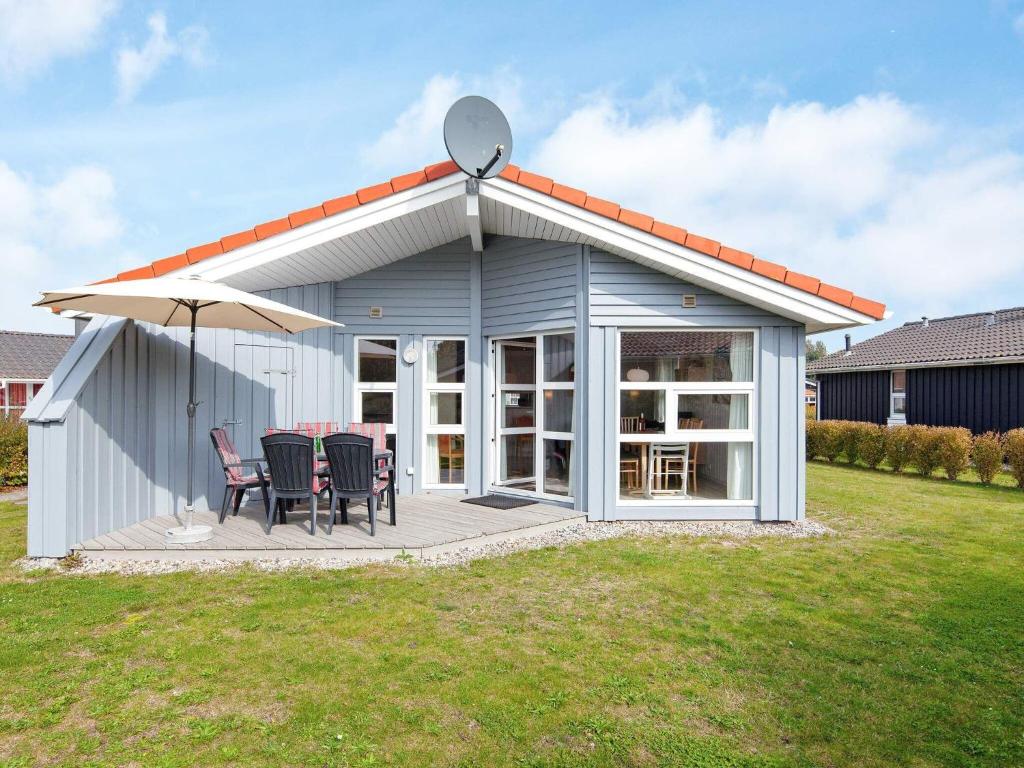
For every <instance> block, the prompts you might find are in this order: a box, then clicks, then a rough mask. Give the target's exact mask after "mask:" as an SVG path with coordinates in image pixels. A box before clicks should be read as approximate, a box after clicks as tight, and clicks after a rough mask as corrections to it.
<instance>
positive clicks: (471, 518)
mask: <svg viewBox="0 0 1024 768" xmlns="http://www.w3.org/2000/svg"><path fill="white" fill-rule="evenodd" d="M459 498H460V497H455V496H448V495H443V494H427V493H424V494H416V495H412V496H399V497H398V499H397V505H396V506H397V518H398V519H397V522H398V525H397V526H395V527H392V526H391V525H390V524H389V522H388V520H389V517H390V513H389V511H388V510H387V509H381V510H380V511H379V517H378V518H377V535H376V536H370V533H369V516H368V510H367V508H366V506H365V505H364V504H357V505H352V506H351V507H350V508H349V522H348V524H342V523H340V522H339V523H337V524H335V526H334V530H333V532H332V534H331V535H330V536H328V535H327V515H328V513H329V507H327V505H324V504H320V505H318V510H317V511H318V515H317V529H316V535H315V536H310V535H309V511H308V508H307V507H306V506H305V505H303V506H300V507H296V509H295V510H293V511H292V512H291V513H289V515H288V522H287V523H286V524H283V525H282V524H277V525H274V526H273V527H272V529H271V532H270V534H269V535H268V534H267V533H266V531H265V530H264V528H263V525H264V522H265V518H264V513H263V508H262V506H260V505H259V504H258V503H257V504H251V505H248V506H245V507H242V508H241V509H240V510H239V513H238V515H237V516H235V515H230V514H229V515H228V517H227V518H225V521H224V523H223V524H220V523H219V522H218V519H217V518H218V514H217V512H216V511H214V510H209V511H206V510H204V511H200V512H197V513H196V515H195V522H196V523H199V524H205V525H210V526H211V527H212V528H213V538H212V539H211V540H210V541H205V542H197V543H194V544H176V545H168V544H167V543H166V541H165V538H164V531H165V530H166V529H167V528H170V527H174V526H177V525H180V523H179V521H178V519H177V518H176V517H175V516H173V515H162V516H159V517H155V518H150V519H149V520H144V521H142V522H140V523H136V524H134V525H131V526H128V527H126V528H122V529H120V530H117V531H113V532H110V533H108V534H104V535H103V536H97V537H95V538H93V539H90V540H88V541H85V542H83V543H82V544H81V545H80V546H79V547H78V549H81V550H83V551H87V552H91V553H95V554H94V556H101V554H102V553H103V552H105V551H110V552H112V553H113V552H121V553H122V554H124V553H125V552H129V553H135V552H142V553H144V552H146V551H154V552H155V551H161V550H163V551H167V550H175V551H179V550H189V551H195V552H196V553H197V554H198V553H203V555H205V554H206V553H209V554H210V555H211V556H215V554H216V552H217V550H224V551H234V552H240V551H253V552H254V553H256V554H258V552H259V551H267V552H281V551H295V552H296V553H299V552H302V551H306V552H310V553H312V552H313V551H323V550H330V551H335V550H339V551H340V550H381V549H386V550H399V549H407V550H420V549H426V548H429V547H433V546H440V545H451V544H453V543H457V542H459V541H463V540H471V539H475V538H479V537H482V536H493V535H500V534H501V533H504V532H509V533H512V532H518V531H522V530H524V529H528V528H531V527H534V526H540V525H547V524H550V523H557V522H559V521H562V520H568V519H572V518H578V517H580V516H581V515H582V514H583V513H581V512H579V511H577V510H572V509H567V508H565V507H559V506H554V505H548V504H544V503H537V504H533V505H530V506H527V507H518V508H516V509H509V510H501V509H493V508H490V507H481V506H479V505H473V504H464V503H462V502H461V501H460V500H459Z"/></svg>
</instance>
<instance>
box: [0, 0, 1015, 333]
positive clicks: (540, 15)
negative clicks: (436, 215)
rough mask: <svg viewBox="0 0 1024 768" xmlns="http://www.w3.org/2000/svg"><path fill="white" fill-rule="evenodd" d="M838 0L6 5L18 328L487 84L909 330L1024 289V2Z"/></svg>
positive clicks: (3, 296) (7, 243) (631, 195)
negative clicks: (54, 300)
mask: <svg viewBox="0 0 1024 768" xmlns="http://www.w3.org/2000/svg"><path fill="white" fill-rule="evenodd" d="M819 5H821V6H827V7H820V8H814V7H810V6H811V4H806V3H781V2H776V3H772V4H764V3H728V2H721V3H714V4H696V3H666V4H644V5H641V4H636V5H635V6H631V7H627V8H624V7H623V6H622V5H621V4H614V5H613V4H607V5H602V4H596V3H595V4H586V5H584V4H580V3H572V4H570V3H565V4H556V3H516V4H502V5H487V4H483V3H464V4H454V3H453V4H448V5H446V6H445V7H444V8H441V9H438V8H436V7H433V6H431V5H430V4H423V3H379V4H352V6H351V7H346V6H343V5H342V4H340V3H322V4H320V3H304V4H299V3H295V4H287V5H286V4H281V3H275V4H259V3H227V2H218V3H192V2H189V3H178V4H170V3H164V4H157V3H146V2H143V3H132V4H128V3H117V2H114V0H81V1H80V2H78V3H76V4H72V3H69V2H66V0H65V1H64V2H60V1H58V0H54V1H53V2H51V1H50V0H40V1H39V2H36V3H29V4H26V3H19V2H11V1H10V0H0V114H2V115H3V116H4V119H3V120H2V121H0V259H3V262H4V268H5V269H4V272H5V275H6V276H7V277H6V279H5V280H4V281H3V283H2V284H0V327H6V328H24V329H40V330H47V329H57V330H59V329H61V328H63V327H64V325H63V323H64V321H60V320H58V319H55V318H51V317H48V316H47V313H45V312H42V311H40V310H34V309H30V308H29V307H28V305H29V304H30V302H31V301H32V300H33V299H34V298H35V295H36V293H37V292H38V291H39V290H41V289H43V288H54V287H60V286H63V285H65V284H71V283H76V282H81V281H85V280H89V279H96V278H99V277H103V276H107V275H109V274H113V273H115V272H117V271H119V270H121V269H124V268H126V267H131V266H135V265H137V264H140V263H146V262H149V261H151V260H152V259H155V258H160V257H163V256H167V255H171V254H174V253H177V252H180V251H181V250H182V249H183V248H184V247H187V246H190V245H195V244H198V243H203V242H207V241H209V240H211V239H215V238H217V237H219V236H221V235H223V234H226V233H230V232H234V231H236V230H238V229H242V228H246V227H249V226H251V225H253V224H254V223H258V222H260V221H264V220H266V219H268V218H276V217H278V216H280V215H282V214H284V213H287V212H289V211H292V210H296V209H299V208H303V207H306V206H308V205H310V204H315V203H317V202H319V201H321V200H323V199H325V198H329V197H334V196H337V195H339V194H342V193H346V192H348V191H351V190H353V189H355V188H357V187H361V186H365V185H367V184H370V183H374V182H376V181H378V180H381V179H385V178H388V177H390V176H391V175H395V174H398V173H403V172H406V171H408V170H411V169H414V168H417V167H420V166H422V165H424V164H426V163H428V162H433V161H436V160H440V159H444V157H445V153H444V146H443V142H442V140H441V134H440V120H441V118H442V117H443V112H444V109H445V107H446V106H447V105H448V104H449V103H450V102H451V101H452V100H454V98H457V97H458V96H459V95H462V94H464V93H468V92H478V93H482V94H484V95H487V96H490V97H491V98H493V99H494V100H496V101H497V102H498V103H499V104H500V105H501V106H502V107H503V108H505V110H506V111H507V112H508V114H509V116H510V119H511V122H512V126H513V131H514V133H515V137H516V147H515V156H514V158H513V161H514V162H517V163H519V164H521V165H523V166H524V167H527V168H529V169H530V170H533V171H536V172H539V173H543V174H545V175H549V176H552V177H554V178H556V179H558V180H559V181H562V182H563V183H566V184H570V185H573V186H578V187H582V188H584V189H587V190H588V191H591V192H592V193H594V194H597V195H600V196H603V197H608V198H611V199H614V200H617V201H618V202H620V203H622V204H623V205H626V206H629V207H632V208H636V209H639V210H643V211H646V212H649V213H651V214H653V215H656V216H658V217H659V218H662V219H665V220H667V221H671V222H674V223H677V224H679V225H681V226H684V227H687V228H689V229H691V230H692V231H695V232H698V233H701V234H706V235H710V236H712V237H714V238H716V239H719V240H721V241H722V242H725V243H728V244H729V245H733V246H734V247H738V248H742V249H744V250H748V251H751V252H753V253H755V254H757V255H759V256H762V257H764V258H768V259H771V260H774V261H779V262H781V263H783V264H786V265H788V266H790V267H791V268H793V269H797V270H800V271H806V272H810V273H812V274H815V275H818V276H819V277H821V278H823V279H825V280H827V281H829V282H833V283H836V284H839V285H842V286H844V287H848V288H851V289H854V290H856V291H857V292H858V293H861V294H862V295H866V296H869V297H872V298H877V299H879V300H882V301H885V302H886V303H887V304H888V305H889V306H890V308H891V309H892V310H893V312H894V317H893V320H892V321H890V322H889V323H887V324H886V325H890V324H892V323H896V322H903V321H905V320H908V319H915V318H916V317H918V316H920V315H922V314H928V315H930V316H937V315H941V314H950V313H958V312H969V311H976V310H984V309H990V308H995V307H1002V306H1014V305H1019V304H1024V300H1022V296H1024V87H1022V86H1024V74H1022V73H1024V2H1009V1H1007V2H993V3H988V4H986V3H984V2H978V3H963V2H961V3H935V2H932V3H924V2H921V3H901V4H893V3H865V2H859V3H849V4H841V3H830V4H819ZM894 5H898V7H893V6H894ZM877 331H878V326H874V327H872V328H868V329H861V330H858V331H856V332H855V336H856V337H863V336H864V335H869V334H873V333H876V332H877ZM826 341H827V342H828V343H829V344H830V346H831V347H835V346H836V345H837V344H838V343H839V341H838V339H837V338H836V337H835V336H832V337H828V338H826Z"/></svg>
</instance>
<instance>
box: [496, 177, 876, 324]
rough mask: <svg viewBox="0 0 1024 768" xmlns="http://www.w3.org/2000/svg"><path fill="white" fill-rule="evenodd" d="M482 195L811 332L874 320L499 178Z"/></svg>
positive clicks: (868, 322)
mask: <svg viewBox="0 0 1024 768" xmlns="http://www.w3.org/2000/svg"><path fill="white" fill-rule="evenodd" d="M480 194H481V195H484V196H486V197H489V198H491V199H492V200H494V201H495V202H499V203H502V204H504V205H510V206H513V207H515V208H519V209H520V210H523V211H526V212H527V213H531V214H533V215H535V216H538V217H540V218H542V219H546V220H548V221H551V222H552V223H554V224H558V225H560V226H563V227H567V228H569V229H573V230H576V231H578V232H581V233H583V234H585V235H588V236H590V237H593V238H595V239H597V240H600V241H602V242H605V243H608V244H609V245H612V246H615V247H617V248H620V249H622V250H623V251H627V252H629V253H633V254H636V255H637V256H640V257H642V258H645V259H648V260H650V261H652V262H654V263H655V264H658V265H660V267H661V271H663V272H665V273H667V274H670V275H673V276H674V277H680V276H682V277H685V278H686V279H689V280H692V281H693V282H694V283H697V284H698V285H702V286H704V287H706V288H708V289H710V290H713V291H716V292H718V293H722V294H725V295H727V296H731V297H733V298H735V299H737V300H739V301H743V302H745V303H748V304H753V305H755V306H758V307H761V308H762V309H766V310H768V311H770V312H774V313H776V314H779V315H782V316H783V317H788V318H790V319H792V320H797V321H798V322H802V323H804V324H805V325H806V326H807V329H808V330H811V331H822V330H837V329H841V328H850V327H853V326H858V325H868V324H870V323H873V322H875V319H874V318H873V317H870V316H869V315H865V314H862V313H860V312H857V311H856V310H854V309H850V308H849V307H842V306H840V305H838V304H835V303H834V302H831V301H827V300H826V299H822V298H821V297H819V296H814V295H812V294H809V293H807V292H806V291H801V290H799V289H798V288H793V287H792V286H788V285H786V284H785V283H780V282H778V281H776V280H772V279H770V278H767V277H764V276H762V275H758V274H757V273H755V272H751V271H749V270H746V269H741V268H740V267H737V266H734V265H732V264H729V263H727V262H724V261H721V260H719V259H716V258H714V257H713V256H708V255H707V254H704V253H700V252H699V251H694V250H693V249H691V248H686V247H684V246H681V245H678V244H676V243H672V242H669V241H667V240H664V239H663V238H660V237H656V236H654V235H652V234H650V233H648V232H643V231H642V230H639V229H636V228H635V227H629V226H627V225H625V224H622V223H620V222H617V221H613V220H612V219H609V218H607V217H605V216H599V215H597V214H595V213H591V212H590V211H587V210H586V209H584V208H579V207H578V206H574V205H569V204H568V203H564V202H562V201H560V200H558V199H556V198H553V197H551V196H550V195H545V194H543V193H541V192H536V191H534V190H531V189H529V188H527V187H523V186H522V185H520V184H516V183H513V182H510V181H507V180H505V179H501V178H500V177H498V178H494V179H487V180H486V181H482V182H481V183H480Z"/></svg>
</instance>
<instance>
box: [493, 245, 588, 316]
mask: <svg viewBox="0 0 1024 768" xmlns="http://www.w3.org/2000/svg"><path fill="white" fill-rule="evenodd" d="M581 250H582V247H581V246H579V245H574V244H567V243H556V242H550V241H546V240H527V239H524V238H514V237H497V238H494V239H493V240H488V241H487V244H486V247H485V248H484V251H483V258H482V265H481V308H480V314H481V329H482V332H483V334H484V335H485V336H492V335H500V334H505V333H517V332H519V331H523V332H528V331H543V330H549V329H552V328H572V327H574V326H575V324H576V294H577V288H578V279H579V278H578V274H579V270H580V253H581Z"/></svg>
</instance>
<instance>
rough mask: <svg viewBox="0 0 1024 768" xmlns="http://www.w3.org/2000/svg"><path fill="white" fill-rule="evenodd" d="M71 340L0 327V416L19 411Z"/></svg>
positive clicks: (60, 336) (15, 413) (48, 334)
mask: <svg viewBox="0 0 1024 768" xmlns="http://www.w3.org/2000/svg"><path fill="white" fill-rule="evenodd" d="M74 340H75V337H74V336H62V335H58V334H52V333H26V332H23V331H0V417H9V416H20V415H21V412H22V411H24V410H25V406H26V405H28V403H29V401H31V400H32V398H33V397H34V396H35V394H36V393H37V392H38V391H39V390H40V389H42V388H43V384H44V383H45V382H46V380H47V379H48V378H50V374H51V373H53V369H54V368H56V367H57V363H59V362H60V359H61V358H62V357H64V355H65V353H66V352H67V351H68V348H69V347H70V346H71V342H73V341H74Z"/></svg>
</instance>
